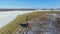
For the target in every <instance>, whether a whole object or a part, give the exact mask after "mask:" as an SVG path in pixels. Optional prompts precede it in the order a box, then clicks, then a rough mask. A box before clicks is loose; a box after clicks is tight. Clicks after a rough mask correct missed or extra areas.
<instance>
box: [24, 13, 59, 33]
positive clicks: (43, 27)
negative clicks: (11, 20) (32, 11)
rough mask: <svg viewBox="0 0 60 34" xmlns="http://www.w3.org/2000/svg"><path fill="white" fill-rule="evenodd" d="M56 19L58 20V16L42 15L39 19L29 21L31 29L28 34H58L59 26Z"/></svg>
mask: <svg viewBox="0 0 60 34" xmlns="http://www.w3.org/2000/svg"><path fill="white" fill-rule="evenodd" d="M57 18H59V19H60V15H59V14H48V13H47V14H44V15H42V16H41V17H37V18H36V19H32V20H31V21H30V24H31V26H32V29H30V30H29V31H28V34H60V31H59V30H60V29H59V27H60V25H59V24H58V23H57V22H56V20H57ZM57 26H59V27H57ZM25 32H26V31H25ZM25 32H24V33H25Z"/></svg>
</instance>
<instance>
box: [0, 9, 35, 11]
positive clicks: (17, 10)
mask: <svg viewBox="0 0 60 34" xmlns="http://www.w3.org/2000/svg"><path fill="white" fill-rule="evenodd" d="M30 10H36V9H0V11H30Z"/></svg>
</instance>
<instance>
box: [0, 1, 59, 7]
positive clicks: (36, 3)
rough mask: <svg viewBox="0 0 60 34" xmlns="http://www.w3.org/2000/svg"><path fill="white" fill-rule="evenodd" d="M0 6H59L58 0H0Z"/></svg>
mask: <svg viewBox="0 0 60 34" xmlns="http://www.w3.org/2000/svg"><path fill="white" fill-rule="evenodd" d="M0 8H60V0H0Z"/></svg>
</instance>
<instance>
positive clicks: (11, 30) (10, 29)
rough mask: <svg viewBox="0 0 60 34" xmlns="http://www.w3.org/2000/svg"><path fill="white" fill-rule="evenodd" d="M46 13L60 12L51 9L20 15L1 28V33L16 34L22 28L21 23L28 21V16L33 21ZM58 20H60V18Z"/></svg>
mask: <svg viewBox="0 0 60 34" xmlns="http://www.w3.org/2000/svg"><path fill="white" fill-rule="evenodd" d="M46 13H48V14H49V13H55V14H60V12H57V11H56V12H52V11H51V12H32V13H27V14H22V15H18V16H17V17H16V19H15V20H13V21H12V22H10V23H9V24H7V25H6V26H4V27H3V28H1V29H0V34H15V33H16V32H17V31H18V29H20V28H19V24H20V23H25V22H26V16H28V17H29V18H28V19H29V21H31V20H32V19H35V18H37V17H41V16H42V15H44V14H46ZM41 18H42V17H41ZM58 21H60V19H59V20H58Z"/></svg>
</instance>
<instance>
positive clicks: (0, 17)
mask: <svg viewBox="0 0 60 34" xmlns="http://www.w3.org/2000/svg"><path fill="white" fill-rule="evenodd" d="M30 12H33V11H6V12H0V28H2V27H3V26H5V25H6V24H8V23H9V22H11V21H12V20H14V19H15V18H16V17H17V15H21V14H25V13H30Z"/></svg>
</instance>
